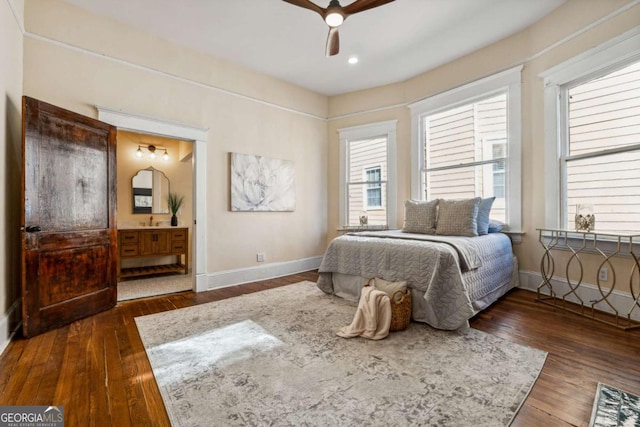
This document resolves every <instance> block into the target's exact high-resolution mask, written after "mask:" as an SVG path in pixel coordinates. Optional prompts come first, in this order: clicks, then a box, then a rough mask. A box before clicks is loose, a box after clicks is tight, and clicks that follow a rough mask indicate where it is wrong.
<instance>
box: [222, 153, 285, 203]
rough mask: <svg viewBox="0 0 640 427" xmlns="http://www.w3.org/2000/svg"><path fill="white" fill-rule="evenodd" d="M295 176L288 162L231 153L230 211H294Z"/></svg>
mask: <svg viewBox="0 0 640 427" xmlns="http://www.w3.org/2000/svg"><path fill="white" fill-rule="evenodd" d="M294 175H295V174H294V168H293V162H292V161H291V160H278V159H271V158H268V157H262V156H255V155H251V154H239V153H231V210H232V211H237V212H241V211H280V212H283V211H284V212H291V211H294V210H295V207H296V192H295V179H294V178H295V176H294Z"/></svg>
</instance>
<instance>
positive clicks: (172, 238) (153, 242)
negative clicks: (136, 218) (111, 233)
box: [118, 227, 189, 281]
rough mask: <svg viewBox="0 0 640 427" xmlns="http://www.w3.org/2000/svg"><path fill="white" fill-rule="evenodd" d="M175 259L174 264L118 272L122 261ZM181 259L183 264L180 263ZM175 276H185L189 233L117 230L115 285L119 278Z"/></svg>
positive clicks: (183, 230)
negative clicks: (172, 274)
mask: <svg viewBox="0 0 640 427" xmlns="http://www.w3.org/2000/svg"><path fill="white" fill-rule="evenodd" d="M165 256H172V257H173V256H175V258H176V262H175V263H169V264H162V265H149V266H140V267H127V268H122V266H121V265H122V260H126V259H132V258H151V257H165ZM182 256H184V263H182ZM173 272H179V273H182V272H184V274H189V229H188V228H186V227H146V228H145V227H142V228H130V229H120V230H118V281H119V280H120V279H121V278H122V279H124V278H128V277H137V276H147V275H150V274H160V273H173Z"/></svg>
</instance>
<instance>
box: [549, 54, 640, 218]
mask: <svg viewBox="0 0 640 427" xmlns="http://www.w3.org/2000/svg"><path fill="white" fill-rule="evenodd" d="M563 95H564V96H563V98H562V99H563V100H564V101H566V102H563V104H562V108H563V110H564V111H565V112H566V116H567V117H568V120H567V123H568V126H567V132H566V133H565V132H563V134H564V135H566V138H564V141H563V142H562V152H561V153H562V154H561V158H560V163H561V176H566V184H565V185H564V186H563V188H561V194H562V201H563V203H564V206H563V211H564V212H566V218H565V219H566V220H567V224H573V218H574V216H575V213H576V210H575V208H576V205H577V204H590V205H593V212H594V213H596V227H597V230H609V231H614V230H629V231H640V61H639V62H636V63H634V64H631V65H628V66H625V67H624V68H622V69H620V70H617V71H614V72H611V73H607V74H605V75H603V76H602V77H598V78H595V79H592V80H589V81H587V82H584V83H580V84H577V85H575V86H570V85H567V86H566V87H564V88H563Z"/></svg>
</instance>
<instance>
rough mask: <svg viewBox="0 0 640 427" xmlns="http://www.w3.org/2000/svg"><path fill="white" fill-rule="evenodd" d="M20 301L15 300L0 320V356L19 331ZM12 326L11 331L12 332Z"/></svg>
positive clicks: (20, 323)
mask: <svg viewBox="0 0 640 427" xmlns="http://www.w3.org/2000/svg"><path fill="white" fill-rule="evenodd" d="M21 307H22V306H21V302H20V299H17V300H16V301H15V302H14V303H13V304H12V305H11V307H9V310H7V312H6V313H5V314H4V315H3V316H2V317H1V318H0V354H2V353H4V350H5V349H6V348H7V347H8V346H9V343H10V342H11V339H12V338H13V336H14V335H15V334H16V332H17V331H18V330H19V328H20V325H22V322H21V320H20V316H21V312H22V308H21ZM12 326H13V330H12Z"/></svg>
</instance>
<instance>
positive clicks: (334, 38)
mask: <svg viewBox="0 0 640 427" xmlns="http://www.w3.org/2000/svg"><path fill="white" fill-rule="evenodd" d="M338 52H340V34H339V33H338V27H329V35H328V36H327V50H326V52H325V55H326V56H333V55H337V54H338Z"/></svg>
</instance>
